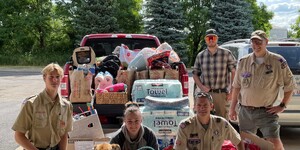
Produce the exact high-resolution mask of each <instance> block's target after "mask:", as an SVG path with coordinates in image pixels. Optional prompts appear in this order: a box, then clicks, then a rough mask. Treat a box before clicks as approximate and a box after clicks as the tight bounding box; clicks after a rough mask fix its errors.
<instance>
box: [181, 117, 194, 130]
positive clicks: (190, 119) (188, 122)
mask: <svg viewBox="0 0 300 150" xmlns="http://www.w3.org/2000/svg"><path fill="white" fill-rule="evenodd" d="M193 118H194V117H190V118H187V119H186V120H185V121H182V122H181V123H180V128H182V129H184V128H185V127H186V126H188V125H189V124H191V123H192V120H193Z"/></svg>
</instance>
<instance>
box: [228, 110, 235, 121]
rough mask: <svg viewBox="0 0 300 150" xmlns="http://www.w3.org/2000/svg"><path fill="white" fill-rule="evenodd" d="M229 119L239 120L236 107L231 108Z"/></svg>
mask: <svg viewBox="0 0 300 150" xmlns="http://www.w3.org/2000/svg"><path fill="white" fill-rule="evenodd" d="M229 119H230V120H233V121H235V120H237V113H236V111H235V109H232V108H230V110H229Z"/></svg>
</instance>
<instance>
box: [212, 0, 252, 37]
mask: <svg viewBox="0 0 300 150" xmlns="http://www.w3.org/2000/svg"><path fill="white" fill-rule="evenodd" d="M251 13H252V12H251V8H250V5H249V3H247V2H246V1H244V0H227V1H224V0H215V1H214V5H213V8H212V12H211V15H212V16H211V22H210V24H211V27H212V28H214V29H216V30H217V32H218V34H219V43H223V42H226V41H229V40H234V39H244V38H249V37H250V34H251V32H253V25H252V15H251Z"/></svg>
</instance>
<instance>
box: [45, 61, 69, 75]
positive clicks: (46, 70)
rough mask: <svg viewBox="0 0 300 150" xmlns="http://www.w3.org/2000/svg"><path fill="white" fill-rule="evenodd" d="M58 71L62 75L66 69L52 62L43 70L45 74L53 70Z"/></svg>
mask: <svg viewBox="0 0 300 150" xmlns="http://www.w3.org/2000/svg"><path fill="white" fill-rule="evenodd" d="M55 70H56V71H57V73H58V74H59V75H60V76H61V77H62V76H63V75H64V70H63V69H62V68H61V67H60V66H59V65H58V64H56V63H50V64H48V65H47V66H46V67H45V68H44V69H43V70H42V71H41V73H42V74H43V75H44V76H45V75H46V74H48V73H50V72H52V71H55Z"/></svg>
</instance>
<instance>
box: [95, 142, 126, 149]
mask: <svg viewBox="0 0 300 150" xmlns="http://www.w3.org/2000/svg"><path fill="white" fill-rule="evenodd" d="M94 150H121V147H120V145H119V144H109V143H101V144H97V145H95V146H94Z"/></svg>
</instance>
